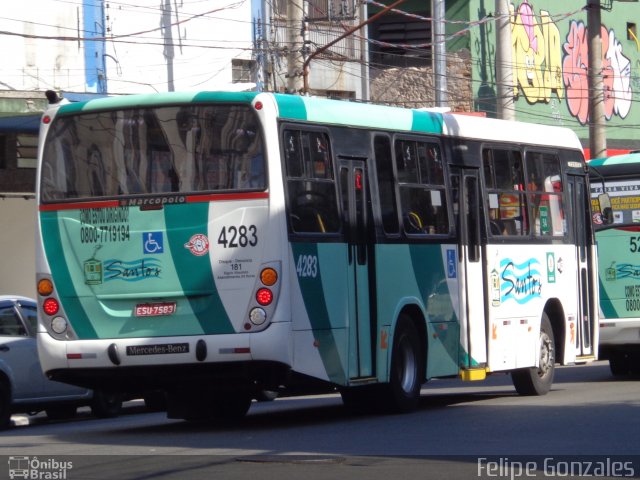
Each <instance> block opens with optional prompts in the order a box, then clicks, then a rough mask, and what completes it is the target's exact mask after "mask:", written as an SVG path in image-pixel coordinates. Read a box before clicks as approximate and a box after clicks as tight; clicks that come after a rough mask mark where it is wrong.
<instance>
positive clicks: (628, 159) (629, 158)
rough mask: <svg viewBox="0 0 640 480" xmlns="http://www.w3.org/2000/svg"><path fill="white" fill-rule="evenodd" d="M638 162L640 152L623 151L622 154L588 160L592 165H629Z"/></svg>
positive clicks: (639, 161) (639, 160)
mask: <svg viewBox="0 0 640 480" xmlns="http://www.w3.org/2000/svg"><path fill="white" fill-rule="evenodd" d="M636 163H640V152H635V153H634V152H632V153H625V154H623V155H613V156H611V157H604V158H594V159H593V160H591V161H589V165H590V166H592V167H605V166H612V165H629V164H636Z"/></svg>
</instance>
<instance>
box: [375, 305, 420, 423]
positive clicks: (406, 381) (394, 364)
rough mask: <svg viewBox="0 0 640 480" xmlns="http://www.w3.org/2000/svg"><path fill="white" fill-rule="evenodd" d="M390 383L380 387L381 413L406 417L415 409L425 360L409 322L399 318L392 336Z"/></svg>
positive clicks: (413, 328)
mask: <svg viewBox="0 0 640 480" xmlns="http://www.w3.org/2000/svg"><path fill="white" fill-rule="evenodd" d="M392 348H393V349H392V350H391V368H390V369H389V383H387V384H383V385H382V386H381V388H382V392H381V400H382V407H383V409H384V410H386V411H389V412H392V413H407V412H411V411H413V410H415V409H416V408H418V404H419V402H420V388H421V387H422V383H423V381H424V373H423V372H424V364H425V356H424V353H423V351H422V348H421V342H420V339H419V337H418V330H417V329H416V327H415V325H414V324H413V322H412V320H411V318H409V317H408V316H406V315H401V316H400V318H399V319H398V324H397V326H396V330H395V333H394V335H393V347H392Z"/></svg>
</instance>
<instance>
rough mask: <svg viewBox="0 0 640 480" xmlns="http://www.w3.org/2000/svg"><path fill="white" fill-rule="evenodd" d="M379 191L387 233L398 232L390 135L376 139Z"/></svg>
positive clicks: (378, 136) (384, 226)
mask: <svg viewBox="0 0 640 480" xmlns="http://www.w3.org/2000/svg"><path fill="white" fill-rule="evenodd" d="M374 150H375V163H376V173H377V177H378V191H379V192H380V215H381V216H382V228H383V229H384V231H385V233H389V234H393V233H398V230H399V224H398V207H397V203H396V187H395V180H394V177H393V163H392V159H391V158H392V157H391V141H390V140H389V137H386V136H382V135H377V136H376V137H375V140H374Z"/></svg>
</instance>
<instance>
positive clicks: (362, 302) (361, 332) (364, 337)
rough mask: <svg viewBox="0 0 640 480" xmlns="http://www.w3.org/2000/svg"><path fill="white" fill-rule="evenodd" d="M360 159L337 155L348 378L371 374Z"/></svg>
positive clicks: (367, 222)
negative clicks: (345, 254)
mask: <svg viewBox="0 0 640 480" xmlns="http://www.w3.org/2000/svg"><path fill="white" fill-rule="evenodd" d="M367 178H368V177H367V172H366V164H365V161H364V160H363V159H346V158H341V159H340V190H341V193H342V212H343V225H344V228H345V235H346V239H347V244H348V266H347V275H348V279H347V284H348V288H349V291H348V297H349V299H348V307H349V322H348V325H349V378H352V379H353V378H363V377H371V376H373V375H374V374H375V372H374V367H373V365H374V358H373V346H374V345H375V341H374V340H372V335H375V332H376V331H377V330H376V328H375V325H372V323H373V322H374V318H373V317H372V315H375V313H374V311H373V310H374V309H372V308H371V307H370V293H369V278H370V276H369V269H370V268H373V266H374V265H375V263H374V262H373V259H372V258H371V256H372V255H373V249H372V248H369V242H370V235H369V229H370V228H371V226H372V223H371V219H370V215H369V209H368V207H367V205H368V202H367V199H368V196H369V192H368V180H367Z"/></svg>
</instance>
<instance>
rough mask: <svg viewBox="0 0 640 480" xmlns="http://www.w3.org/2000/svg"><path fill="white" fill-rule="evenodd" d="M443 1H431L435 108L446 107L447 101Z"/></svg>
mask: <svg viewBox="0 0 640 480" xmlns="http://www.w3.org/2000/svg"><path fill="white" fill-rule="evenodd" d="M445 15H446V10H445V4H444V0H431V31H432V32H433V34H432V35H431V38H433V42H432V45H433V47H432V52H433V77H434V78H433V86H434V88H435V94H436V95H435V97H436V98H435V100H436V101H435V104H436V107H446V106H448V99H447V46H446V43H445V30H444V19H445Z"/></svg>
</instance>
